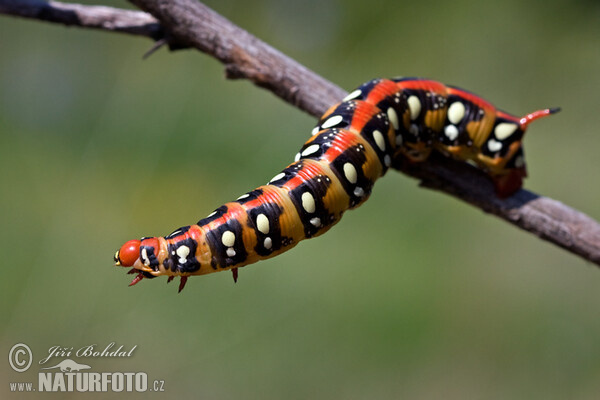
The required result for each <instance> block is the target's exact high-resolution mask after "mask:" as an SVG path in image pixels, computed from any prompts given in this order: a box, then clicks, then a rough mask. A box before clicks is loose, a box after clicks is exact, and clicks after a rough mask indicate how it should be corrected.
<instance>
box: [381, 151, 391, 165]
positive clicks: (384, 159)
mask: <svg viewBox="0 0 600 400" xmlns="http://www.w3.org/2000/svg"><path fill="white" fill-rule="evenodd" d="M383 163H384V164H385V166H386V167H389V166H390V165H392V158H391V157H390V155H389V154H386V155H385V157H383Z"/></svg>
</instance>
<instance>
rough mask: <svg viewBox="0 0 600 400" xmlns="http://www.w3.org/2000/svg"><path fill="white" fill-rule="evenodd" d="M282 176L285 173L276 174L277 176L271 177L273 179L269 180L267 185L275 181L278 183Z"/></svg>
mask: <svg viewBox="0 0 600 400" xmlns="http://www.w3.org/2000/svg"><path fill="white" fill-rule="evenodd" d="M284 176H285V172H280V173H278V174H277V175H275V176H274V177H273V179H271V180H270V181H269V183H271V182H275V181H278V180H280V179H281V178H283V177H284Z"/></svg>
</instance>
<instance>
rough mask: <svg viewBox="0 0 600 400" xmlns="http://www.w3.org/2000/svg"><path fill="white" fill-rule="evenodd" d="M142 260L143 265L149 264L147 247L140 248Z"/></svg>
mask: <svg viewBox="0 0 600 400" xmlns="http://www.w3.org/2000/svg"><path fill="white" fill-rule="evenodd" d="M142 261H143V262H144V265H145V266H146V267H147V266H149V265H150V259H149V258H148V249H146V248H143V249H142Z"/></svg>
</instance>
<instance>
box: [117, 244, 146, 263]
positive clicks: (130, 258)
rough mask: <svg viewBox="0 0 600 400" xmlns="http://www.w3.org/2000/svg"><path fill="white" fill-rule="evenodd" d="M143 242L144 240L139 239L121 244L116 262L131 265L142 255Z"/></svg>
mask: <svg viewBox="0 0 600 400" xmlns="http://www.w3.org/2000/svg"><path fill="white" fill-rule="evenodd" d="M141 243H142V242H141V241H139V240H130V241H128V242H126V243H125V244H124V245H123V246H121V248H120V249H119V251H117V254H116V255H115V262H116V263H117V265H121V266H123V267H131V266H132V265H133V264H134V263H135V262H136V260H137V259H138V257H139V256H140V244H141Z"/></svg>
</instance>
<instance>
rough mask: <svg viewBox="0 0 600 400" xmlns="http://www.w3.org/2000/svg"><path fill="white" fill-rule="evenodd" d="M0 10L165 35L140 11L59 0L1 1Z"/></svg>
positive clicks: (84, 25) (86, 25) (154, 36)
mask: <svg viewBox="0 0 600 400" xmlns="http://www.w3.org/2000/svg"><path fill="white" fill-rule="evenodd" d="M0 13H1V14H7V15H14V16H18V17H23V18H32V19H37V20H42V21H47V22H56V23H59V24H65V25H68V26H78V27H81V28H92V29H102V30H107V31H113V32H121V33H129V34H131V35H140V36H147V37H149V38H152V39H154V40H159V39H162V38H163V36H164V33H163V30H162V28H161V26H160V24H159V23H158V21H157V20H156V18H154V17H153V16H152V15H150V14H148V13H145V12H141V11H133V10H122V9H119V8H112V7H104V6H84V5H81V4H68V3H61V2H58V1H43V0H0Z"/></svg>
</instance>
